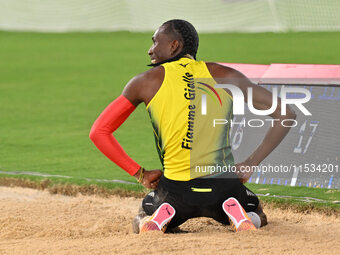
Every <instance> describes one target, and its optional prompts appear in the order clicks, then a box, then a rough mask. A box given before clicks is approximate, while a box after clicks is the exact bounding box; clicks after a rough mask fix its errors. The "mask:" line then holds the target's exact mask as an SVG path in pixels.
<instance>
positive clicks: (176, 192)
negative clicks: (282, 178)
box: [142, 176, 259, 229]
mask: <svg viewBox="0 0 340 255" xmlns="http://www.w3.org/2000/svg"><path fill="white" fill-rule="evenodd" d="M229 197H234V198H236V199H237V200H238V201H239V203H240V204H241V205H242V207H243V208H244V209H245V211H246V212H250V211H255V210H256V209H257V207H258V205H259V199H258V198H257V196H256V195H255V194H254V193H253V192H252V191H250V190H249V189H248V188H247V187H245V186H244V185H243V184H242V183H241V182H240V181H239V180H238V179H236V178H229V179H218V178H199V179H193V180H190V181H186V182H183V181H173V180H170V179H167V178H165V177H164V176H162V177H161V179H160V181H159V184H158V187H157V189H156V190H154V191H151V192H150V193H149V194H148V195H146V197H145V198H144V199H143V202H142V207H143V209H144V211H145V213H146V214H147V215H152V214H153V213H154V212H155V211H156V210H157V208H158V207H159V206H160V205H161V204H163V203H169V204H170V205H171V206H173V207H174V208H175V210H176V214H175V216H174V218H173V219H172V220H171V222H170V224H169V226H168V229H171V228H174V227H177V226H179V225H181V224H183V223H184V222H185V221H187V220H188V219H190V218H196V217H209V218H213V219H215V220H216V221H218V222H220V223H222V224H225V225H228V224H229V221H228V216H227V215H226V214H225V212H224V211H223V209H222V204H223V202H224V201H225V200H226V199H228V198H229Z"/></svg>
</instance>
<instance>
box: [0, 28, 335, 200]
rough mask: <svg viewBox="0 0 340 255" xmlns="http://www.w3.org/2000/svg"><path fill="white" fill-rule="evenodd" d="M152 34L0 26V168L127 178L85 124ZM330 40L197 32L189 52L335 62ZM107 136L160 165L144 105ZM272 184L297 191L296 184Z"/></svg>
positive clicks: (137, 68)
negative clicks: (196, 48) (97, 145)
mask: <svg viewBox="0 0 340 255" xmlns="http://www.w3.org/2000/svg"><path fill="white" fill-rule="evenodd" d="M151 36H152V33H129V32H116V33H66V34H41V33H16V32H0V60H1V61H0V170H3V171H16V170H18V171H36V172H43V173H50V174H59V175H67V176H72V177H74V178H75V179H74V180H75V182H76V183H77V181H76V180H79V179H80V178H84V177H86V178H97V179H121V180H129V181H134V180H133V179H132V178H131V177H130V176H129V175H128V174H126V173H125V172H124V171H122V170H121V169H119V168H118V167H117V166H115V165H114V164H113V163H111V162H110V161H109V160H108V159H106V158H105V157H104V156H103V155H102V154H101V153H100V152H99V151H98V150H97V149H96V148H95V147H94V145H93V144H92V142H91V141H90V140H89V138H88V133H89V131H90V128H91V125H92V123H93V121H94V120H95V119H96V118H97V116H98V115H99V114H100V112H101V111H102V110H103V109H104V108H105V106H106V105H108V104H109V103H110V102H111V101H112V100H113V99H115V98H116V97H117V96H118V95H119V94H120V93H121V91H122V89H123V87H124V85H125V84H126V83H127V81H128V80H129V79H131V78H132V77H133V76H134V75H136V74H137V73H140V72H143V71H145V70H147V69H148V67H146V64H148V63H149V58H148V55H147V50H148V48H149V46H150V44H151ZM339 45H340V33H277V34H276V33H259V34H235V33H234V34H202V35H201V36H200V49H199V52H198V58H199V59H203V60H206V61H219V62H238V63H255V64H270V63H318V64H339V63H340V47H338V46H339ZM115 135H116V137H117V139H118V140H119V142H120V143H121V144H122V145H123V147H124V149H125V150H126V151H127V152H128V154H129V155H130V156H131V157H132V158H134V159H135V160H136V161H137V162H138V163H140V164H141V165H143V166H145V167H146V168H147V169H157V168H160V163H159V160H158V156H157V154H156V149H155V146H154V139H153V134H152V129H151V123H150V121H149V119H148V116H147V114H146V111H145V107H144V106H140V107H138V109H137V110H136V112H134V114H132V115H131V117H130V118H129V119H128V120H127V121H126V123H124V124H123V126H122V127H121V128H119V130H117V132H116V133H115ZM77 178H78V179H77ZM79 184H82V183H79ZM257 187H259V186H257ZM268 188H269V189H270V190H271V189H273V188H272V186H271V187H268ZM280 189H282V190H281V193H290V194H295V193H296V194H299V188H295V189H290V190H289V192H288V191H287V192H285V191H284V190H286V187H284V188H283V187H280ZM312 190H314V189H308V191H306V193H308V192H312ZM337 194H338V193H337ZM338 200H340V199H338Z"/></svg>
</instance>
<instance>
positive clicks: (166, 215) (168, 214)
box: [140, 203, 176, 233]
mask: <svg viewBox="0 0 340 255" xmlns="http://www.w3.org/2000/svg"><path fill="white" fill-rule="evenodd" d="M175 213H176V211H175V209H174V208H173V207H172V206H171V205H170V204H168V203H163V204H161V205H160V207H158V209H157V210H156V211H155V212H154V213H153V214H152V215H151V216H148V217H145V218H144V219H143V221H142V222H141V223H140V233H143V232H147V231H163V232H165V230H166V227H167V226H168V224H169V223H170V221H171V219H172V218H173V217H174V216H175Z"/></svg>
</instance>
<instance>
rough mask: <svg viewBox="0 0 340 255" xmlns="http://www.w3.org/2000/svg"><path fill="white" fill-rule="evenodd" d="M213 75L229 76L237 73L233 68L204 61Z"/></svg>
mask: <svg viewBox="0 0 340 255" xmlns="http://www.w3.org/2000/svg"><path fill="white" fill-rule="evenodd" d="M205 63H206V65H207V67H208V70H209V72H210V74H211V75H212V76H213V77H229V76H230V77H231V76H234V75H235V74H236V73H238V72H237V71H236V70H235V69H234V68H231V67H228V66H225V65H221V64H219V63H216V62H205Z"/></svg>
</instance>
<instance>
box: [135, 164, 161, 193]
mask: <svg viewBox="0 0 340 255" xmlns="http://www.w3.org/2000/svg"><path fill="white" fill-rule="evenodd" d="M140 171H141V170H138V172H137V173H136V174H135V175H134V177H136V179H137V180H138V179H139V176H140ZM162 174H163V172H162V171H161V170H158V169H157V170H149V171H147V170H145V171H144V177H143V179H142V181H141V184H142V185H143V186H144V187H145V188H147V189H156V188H157V186H158V182H159V179H160V178H161V176H162Z"/></svg>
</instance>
